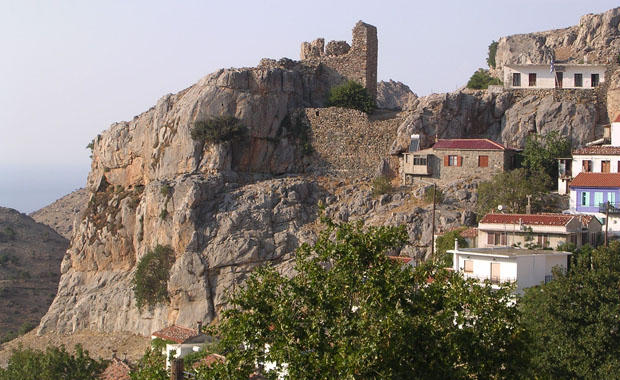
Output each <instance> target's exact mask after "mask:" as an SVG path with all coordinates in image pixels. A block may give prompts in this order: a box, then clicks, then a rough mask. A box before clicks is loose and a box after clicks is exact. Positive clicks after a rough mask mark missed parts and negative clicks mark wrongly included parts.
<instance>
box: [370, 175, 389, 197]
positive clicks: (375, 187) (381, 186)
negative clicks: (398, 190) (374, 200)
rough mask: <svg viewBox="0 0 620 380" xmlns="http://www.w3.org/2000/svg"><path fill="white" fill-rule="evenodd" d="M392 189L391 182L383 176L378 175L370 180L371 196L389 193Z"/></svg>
mask: <svg viewBox="0 0 620 380" xmlns="http://www.w3.org/2000/svg"><path fill="white" fill-rule="evenodd" d="M392 190H393V187H392V182H391V181H390V179H389V178H387V177H385V176H382V175H380V176H378V177H375V179H373V180H372V191H371V193H372V196H373V197H377V196H379V195H383V194H388V193H391V192H392Z"/></svg>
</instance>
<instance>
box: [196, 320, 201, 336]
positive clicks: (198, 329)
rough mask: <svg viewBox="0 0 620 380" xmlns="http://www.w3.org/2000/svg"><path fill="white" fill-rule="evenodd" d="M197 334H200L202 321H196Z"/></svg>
mask: <svg viewBox="0 0 620 380" xmlns="http://www.w3.org/2000/svg"><path fill="white" fill-rule="evenodd" d="M196 326H197V331H198V334H202V321H198V322H196Z"/></svg>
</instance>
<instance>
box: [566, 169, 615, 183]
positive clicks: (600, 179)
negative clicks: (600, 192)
mask: <svg viewBox="0 0 620 380" xmlns="http://www.w3.org/2000/svg"><path fill="white" fill-rule="evenodd" d="M570 187H620V173H583V172H582V173H579V174H577V177H575V179H574V180H572V181H571V183H570Z"/></svg>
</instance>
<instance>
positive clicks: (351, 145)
mask: <svg viewBox="0 0 620 380" xmlns="http://www.w3.org/2000/svg"><path fill="white" fill-rule="evenodd" d="M304 112H305V114H306V117H307V119H308V121H309V122H310V127H311V130H312V140H311V144H312V148H313V150H314V153H313V155H312V161H313V167H312V171H313V172H315V173H317V174H322V175H325V174H334V175H342V176H356V177H357V176H361V177H372V176H374V175H375V173H376V171H377V168H378V166H379V164H380V163H381V160H382V159H384V158H389V157H390V154H389V153H390V146H391V144H392V142H393V141H394V139H395V138H396V131H397V129H398V126H399V124H400V123H401V122H402V119H401V118H400V117H391V118H383V119H381V118H378V117H377V116H376V115H374V116H371V118H369V117H368V115H366V114H365V113H363V112H360V111H357V110H352V109H347V108H340V107H330V108H306V109H305V111H304ZM390 116H396V115H390ZM375 118H377V119H375Z"/></svg>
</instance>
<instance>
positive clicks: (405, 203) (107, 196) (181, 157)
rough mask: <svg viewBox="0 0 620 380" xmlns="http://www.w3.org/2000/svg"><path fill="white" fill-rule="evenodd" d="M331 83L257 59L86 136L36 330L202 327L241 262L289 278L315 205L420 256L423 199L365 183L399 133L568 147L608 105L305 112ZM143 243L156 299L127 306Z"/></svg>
mask: <svg viewBox="0 0 620 380" xmlns="http://www.w3.org/2000/svg"><path fill="white" fill-rule="evenodd" d="M610 23H612V24H613V22H612V21H610ZM597 33H598V32H597ZM601 33H602V32H601ZM608 33H612V31H609V32H608ZM504 44H506V42H504ZM502 46H503V45H502ZM528 46H529V45H528ZM502 49H504V48H503V47H502ZM524 49H525V48H524ZM528 49H529V47H528ZM508 50H510V49H508ZM526 50H527V49H526ZM502 51H504V50H502ZM502 54H504V53H502ZM515 54H516V53H515ZM506 59H508V58H506ZM332 81H333V78H331V77H330V75H329V72H328V71H326V70H325V68H324V67H322V66H321V64H320V63H319V64H316V65H314V64H311V63H308V62H305V63H304V62H294V61H291V60H287V59H283V60H280V61H274V60H262V61H261V63H260V65H259V66H258V67H257V68H246V69H228V70H220V71H218V72H216V73H213V74H211V75H208V76H206V77H204V78H203V79H201V80H200V81H199V82H198V83H197V84H195V85H194V86H192V87H190V88H188V89H186V90H183V91H181V92H179V93H177V94H170V95H166V96H164V97H163V98H162V99H160V100H159V101H158V102H157V104H156V105H155V106H154V107H153V108H151V109H150V110H148V111H146V112H144V113H143V114H141V115H139V116H137V117H135V118H134V119H133V120H131V121H128V122H122V123H117V124H114V125H112V126H111V127H110V128H109V129H108V130H106V131H105V132H103V133H102V134H101V135H100V136H98V137H97V138H96V139H95V143H94V151H93V161H92V168H91V172H90V174H89V176H88V182H87V188H88V191H89V201H88V203H87V206H86V208H85V211H84V212H83V213H82V215H81V217H80V219H79V222H78V223H76V226H75V231H74V234H73V238H72V241H71V246H70V248H69V249H68V251H67V254H66V255H65V257H64V259H63V262H62V266H61V272H62V278H61V281H60V286H59V291H58V295H57V296H56V298H55V300H54V302H53V304H52V305H51V307H50V309H49V311H48V313H47V314H46V315H45V317H44V318H43V319H42V321H41V325H40V327H39V333H44V332H48V331H57V332H61V333H66V332H74V331H78V330H85V329H90V330H97V331H107V332H109V331H123V330H130V331H134V332H138V333H141V334H145V335H146V334H149V333H150V332H152V331H153V330H156V329H159V328H161V327H163V326H165V325H168V324H172V323H177V324H181V325H192V324H194V323H195V322H196V321H198V320H201V321H203V322H210V321H212V320H214V319H216V318H217V314H218V311H219V310H220V309H221V308H222V307H225V305H226V301H225V299H226V295H227V294H229V292H230V291H231V290H233V289H235V288H236V287H238V286H240V284H242V282H243V280H244V278H246V276H247V274H248V272H250V271H251V270H252V269H253V268H255V267H256V266H258V265H265V264H271V265H278V266H279V267H280V268H281V270H283V271H287V270H289V268H290V266H291V258H292V252H293V251H294V249H295V248H296V247H297V246H298V245H299V244H300V243H302V242H305V241H312V240H313V239H314V238H315V236H316V231H317V229H318V228H319V227H318V226H317V224H316V216H317V213H318V209H317V203H318V202H319V201H321V202H322V203H324V204H325V205H326V212H327V214H328V215H330V216H333V217H334V218H336V219H338V220H345V221H346V220H355V219H362V220H364V221H365V222H366V223H368V224H376V225H379V224H401V223H405V224H407V228H408V231H409V235H410V238H411V241H412V243H413V244H412V245H411V246H410V247H408V248H407V249H405V250H404V251H403V252H402V253H403V254H406V255H410V256H424V255H425V254H427V253H428V251H429V249H428V245H429V244H430V241H431V234H432V231H431V229H430V227H431V223H430V212H429V208H430V206H429V205H426V204H424V203H423V202H422V201H421V200H420V196H421V194H422V190H421V189H411V188H407V187H402V188H398V189H397V190H396V192H394V193H393V194H391V195H384V196H381V197H373V196H372V194H371V190H370V180H371V178H372V175H373V173H374V172H375V170H376V169H379V171H380V172H381V173H383V174H389V173H395V172H397V169H398V168H397V165H398V161H397V160H395V159H394V157H396V156H397V155H398V154H399V153H400V152H402V151H403V150H405V149H406V148H407V146H408V143H409V136H410V135H411V134H412V133H421V134H422V136H423V145H426V146H428V145H430V144H431V142H432V140H433V139H434V137H435V135H438V136H439V137H442V138H444V137H445V138H449V137H453V138H455V137H485V138H491V139H493V140H495V141H499V142H502V143H505V144H507V145H510V146H516V147H522V146H523V144H524V139H525V137H526V136H527V135H528V134H529V133H531V132H536V133H546V132H548V131H552V130H557V131H560V132H562V133H563V134H566V135H569V136H570V137H571V139H572V141H573V143H574V144H575V145H580V144H583V143H584V142H586V141H588V140H590V139H592V138H593V137H594V136H595V135H596V133H597V129H596V126H597V125H598V124H599V122H600V121H601V119H602V117H601V113H602V112H607V109H606V108H605V104H603V103H605V102H602V101H601V99H603V98H605V99H606V97H608V96H609V94H608V93H593V92H587V93H579V92H570V91H565V92H563V93H562V94H561V95H558V94H556V93H554V92H552V91H544V90H540V91H521V92H517V91H502V92H497V93H495V92H489V91H469V90H462V91H457V92H453V93H447V94H433V95H430V96H427V97H422V98H417V97H416V96H415V95H413V94H412V93H410V92H407V91H406V90H407V89H405V88H404V87H402V86H399V85H396V84H395V83H391V84H390V83H388V84H386V85H383V86H381V85H380V86H379V97H380V99H381V96H383V100H381V101H382V102H384V104H386V107H387V106H389V107H390V108H392V107H393V108H398V107H400V108H402V109H403V110H404V111H403V112H400V113H399V112H394V111H385V110H383V111H381V112H379V113H377V114H376V115H374V116H372V117H368V116H367V115H365V114H361V113H358V112H356V111H351V110H342V109H335V108H329V109H325V108H318V107H321V106H323V105H324V101H325V94H326V92H327V89H328V88H329V86H330V85H331V82H332ZM617 87H618V86H617V85H615V86H614V85H611V84H610V86H609V89H612V88H617ZM606 91H607V90H606ZM610 91H611V90H610ZM381 94H384V95H381ZM405 98H406V100H404V99H405ZM222 115H226V116H234V117H236V118H237V119H239V120H240V122H241V123H242V124H243V125H244V126H245V127H246V128H247V130H248V136H247V138H246V139H245V140H243V141H241V142H235V143H232V142H224V143H219V144H209V143H202V142H199V141H194V140H193V139H192V138H191V132H190V131H191V128H192V126H193V124H194V122H195V121H198V120H205V119H208V118H210V117H213V116H222ZM390 156H391V157H390ZM476 186H477V184H476V183H474V182H471V181H470V182H467V181H466V182H462V183H454V184H448V185H447V188H446V194H447V200H446V202H445V203H444V204H443V205H441V206H440V211H439V214H438V217H437V219H438V226H439V228H440V229H448V228H451V227H454V226H457V225H461V224H465V225H470V224H472V223H473V221H474V220H475V215H474V214H473V212H472V210H473V209H474V206H475V201H476V194H475V189H476ZM156 245H168V246H170V247H171V248H172V250H173V251H174V252H175V258H176V261H175V263H174V265H173V267H172V270H171V274H170V279H169V282H168V293H169V296H170V302H169V303H165V304H162V305H158V306H155V307H150V308H145V309H143V310H139V309H138V308H137V306H136V302H135V298H134V295H133V291H132V284H131V280H132V277H133V274H134V271H135V268H136V263H137V262H138V261H139V260H140V258H141V257H143V256H144V255H145V254H146V253H147V251H149V250H150V249H153V247H155V246H156Z"/></svg>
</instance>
